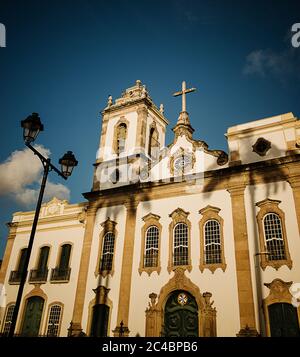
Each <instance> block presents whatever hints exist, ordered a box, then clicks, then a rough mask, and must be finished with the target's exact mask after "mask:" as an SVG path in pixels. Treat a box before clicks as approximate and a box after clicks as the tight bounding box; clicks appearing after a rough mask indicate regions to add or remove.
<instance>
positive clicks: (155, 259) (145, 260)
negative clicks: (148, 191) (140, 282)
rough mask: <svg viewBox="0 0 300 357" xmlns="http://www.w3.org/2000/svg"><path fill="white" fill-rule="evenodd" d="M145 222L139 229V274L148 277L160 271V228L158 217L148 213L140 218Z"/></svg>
mask: <svg viewBox="0 0 300 357" xmlns="http://www.w3.org/2000/svg"><path fill="white" fill-rule="evenodd" d="M142 220H143V221H144V222H145V223H144V225H143V226H142V229H141V258H140V264H139V273H140V274H142V272H143V271H144V272H146V273H147V274H148V275H149V276H150V275H151V274H152V272H154V271H156V272H157V274H159V273H160V271H161V264H160V242H161V239H160V237H161V232H162V226H161V224H160V223H159V220H160V216H158V215H157V214H154V213H151V212H150V213H148V214H146V216H144V217H143V218H142Z"/></svg>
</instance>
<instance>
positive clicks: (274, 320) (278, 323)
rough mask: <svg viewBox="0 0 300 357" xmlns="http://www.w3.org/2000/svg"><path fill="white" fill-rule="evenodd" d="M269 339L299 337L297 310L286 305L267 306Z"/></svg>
mask: <svg viewBox="0 0 300 357" xmlns="http://www.w3.org/2000/svg"><path fill="white" fill-rule="evenodd" d="M268 310H269V320H270V332H271V337H300V330H299V320H298V313H297V309H296V308H295V307H294V306H293V305H291V304H288V303H275V304H272V305H269V306H268Z"/></svg>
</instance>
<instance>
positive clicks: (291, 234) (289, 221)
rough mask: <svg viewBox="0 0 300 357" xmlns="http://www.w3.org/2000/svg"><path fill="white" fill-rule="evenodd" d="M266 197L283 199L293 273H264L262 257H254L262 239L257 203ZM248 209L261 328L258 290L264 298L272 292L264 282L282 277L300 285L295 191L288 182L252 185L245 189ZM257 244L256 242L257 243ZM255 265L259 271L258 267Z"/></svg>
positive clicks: (255, 291) (280, 271)
mask: <svg viewBox="0 0 300 357" xmlns="http://www.w3.org/2000/svg"><path fill="white" fill-rule="evenodd" d="M266 198H270V199H274V200H280V201H281V203H280V204H279V208H280V209H281V210H282V211H283V212H284V214H285V226H286V233H287V240H288V246H289V251H290V254H291V259H292V261H293V267H292V269H291V270H290V269H289V268H288V267H287V266H282V267H280V268H279V269H278V270H275V269H274V268H271V267H267V268H266V269H265V271H263V270H262V269H261V268H259V269H258V264H259V257H256V258H255V257H254V254H256V253H257V252H259V248H258V249H257V248H256V247H259V236H258V228H257V220H256V215H257V213H258V212H259V207H256V206H255V204H256V203H257V202H260V201H262V200H264V199H266ZM245 206H246V215H247V225H248V238H249V254H250V262H251V273H252V285H253V291H254V299H255V308H256V322H257V326H258V304H257V289H261V291H262V296H263V298H266V297H267V296H268V295H269V289H268V288H267V287H265V286H264V285H263V284H264V283H271V282H272V281H273V280H274V279H276V278H279V279H282V280H284V281H286V282H288V281H293V282H298V283H300V261H299V252H300V238H299V230H298V224H297V217H296V210H295V204H294V199H293V192H292V189H291V187H290V185H289V184H288V183H287V182H277V183H271V184H260V185H256V187H254V186H249V187H247V188H246V190H245ZM255 241H256V242H257V243H255ZM255 266H256V268H255ZM257 274H260V276H261V283H262V284H261V286H260V287H259V286H258V284H257V279H256V276H257Z"/></svg>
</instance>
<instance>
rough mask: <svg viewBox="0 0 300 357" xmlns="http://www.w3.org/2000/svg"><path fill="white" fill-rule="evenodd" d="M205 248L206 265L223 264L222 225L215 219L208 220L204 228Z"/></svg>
mask: <svg viewBox="0 0 300 357" xmlns="http://www.w3.org/2000/svg"><path fill="white" fill-rule="evenodd" d="M204 236H205V248H204V261H205V264H219V263H222V256H221V236H220V224H219V222H218V221H216V220H215V219H211V220H208V221H207V222H206V223H205V226H204Z"/></svg>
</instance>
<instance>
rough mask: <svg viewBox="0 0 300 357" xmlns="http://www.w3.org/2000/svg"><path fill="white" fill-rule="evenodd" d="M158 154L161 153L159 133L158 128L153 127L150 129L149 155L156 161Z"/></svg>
mask: <svg viewBox="0 0 300 357" xmlns="http://www.w3.org/2000/svg"><path fill="white" fill-rule="evenodd" d="M158 152H159V141H158V131H157V129H156V127H152V128H151V129H150V135H149V149H148V154H149V156H150V157H152V158H153V159H156V158H157V157H158Z"/></svg>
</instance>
